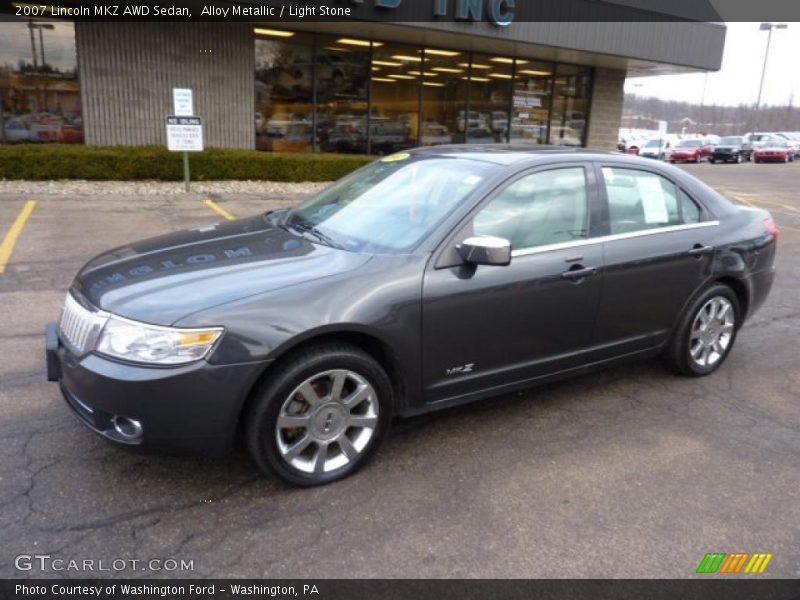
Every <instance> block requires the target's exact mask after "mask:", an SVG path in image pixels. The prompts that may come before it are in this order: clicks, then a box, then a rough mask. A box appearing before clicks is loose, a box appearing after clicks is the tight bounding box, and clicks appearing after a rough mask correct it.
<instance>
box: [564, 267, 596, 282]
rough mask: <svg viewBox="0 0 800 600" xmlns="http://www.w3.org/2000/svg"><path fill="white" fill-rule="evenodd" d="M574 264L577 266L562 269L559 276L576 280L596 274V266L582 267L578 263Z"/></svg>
mask: <svg viewBox="0 0 800 600" xmlns="http://www.w3.org/2000/svg"><path fill="white" fill-rule="evenodd" d="M575 266H576V267H578V268H577V269H576V268H572V269H570V270H569V271H564V272H563V273H562V274H561V277H563V278H564V279H569V280H570V281H578V280H579V279H583V278H584V277H589V276H590V275H597V267H582V266H580V265H575Z"/></svg>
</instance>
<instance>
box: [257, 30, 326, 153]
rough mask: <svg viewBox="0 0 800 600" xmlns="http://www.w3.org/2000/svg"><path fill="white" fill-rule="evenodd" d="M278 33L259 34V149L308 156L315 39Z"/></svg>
mask: <svg viewBox="0 0 800 600" xmlns="http://www.w3.org/2000/svg"><path fill="white" fill-rule="evenodd" d="M262 31H269V30H262ZM275 33H276V35H269V34H265V33H258V30H257V32H256V34H257V37H256V43H255V46H256V47H255V53H256V56H255V58H256V60H255V63H256V82H255V88H256V110H255V127H256V147H257V148H258V149H259V150H272V151H275V152H308V151H310V150H311V149H312V130H313V128H312V125H313V124H312V114H311V110H312V105H313V90H314V85H313V83H314V82H313V77H314V60H313V58H314V49H313V38H312V36H310V35H304V34H299V33H298V34H292V35H291V36H288V37H285V36H278V35H277V33H279V32H275ZM280 33H284V32H280ZM286 33H288V32H286Z"/></svg>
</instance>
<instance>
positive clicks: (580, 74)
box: [550, 65, 592, 146]
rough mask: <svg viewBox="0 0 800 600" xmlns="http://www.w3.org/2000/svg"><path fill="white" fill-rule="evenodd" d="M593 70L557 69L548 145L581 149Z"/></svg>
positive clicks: (576, 67)
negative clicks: (579, 147) (578, 147)
mask: <svg viewBox="0 0 800 600" xmlns="http://www.w3.org/2000/svg"><path fill="white" fill-rule="evenodd" d="M591 79H592V70H591V69H590V68H589V67H578V66H575V65H558V68H557V70H556V79H555V85H554V91H553V108H552V114H551V116H550V143H551V144H556V145H559V146H582V145H583V144H584V143H585V139H586V115H587V114H588V113H589V94H590V92H591Z"/></svg>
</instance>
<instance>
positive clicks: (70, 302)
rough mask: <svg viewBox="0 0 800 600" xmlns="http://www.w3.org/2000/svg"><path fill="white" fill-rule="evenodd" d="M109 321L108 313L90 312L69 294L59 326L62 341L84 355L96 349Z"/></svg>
mask: <svg viewBox="0 0 800 600" xmlns="http://www.w3.org/2000/svg"><path fill="white" fill-rule="evenodd" d="M107 320H108V314H107V313H104V312H100V311H97V312H93V311H90V310H88V309H86V308H84V307H83V306H82V305H81V304H79V303H78V301H77V300H75V298H73V297H72V294H67V297H66V299H65V300H64V311H63V312H62V313H61V323H60V324H59V332H60V333H61V339H62V340H63V341H64V342H65V343H66V344H67V346H69V348H70V349H71V350H73V351H74V352H76V353H77V354H84V353H86V352H88V351H90V350H91V349H92V348H93V347H94V343H95V342H96V341H97V336H98V335H100V331H101V330H102V329H103V325H105V323H106V321H107Z"/></svg>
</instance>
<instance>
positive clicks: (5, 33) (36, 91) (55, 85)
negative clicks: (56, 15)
mask: <svg viewBox="0 0 800 600" xmlns="http://www.w3.org/2000/svg"><path fill="white" fill-rule="evenodd" d="M0 116H2V119H0V121H1V122H2V125H0V143H25V142H63V143H82V142H83V116H82V113H81V102H80V86H79V82H78V66H77V56H76V52H75V28H74V25H73V24H72V23H67V22H61V21H55V20H39V19H37V20H35V21H34V20H31V21H26V22H22V21H11V22H3V23H0Z"/></svg>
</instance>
